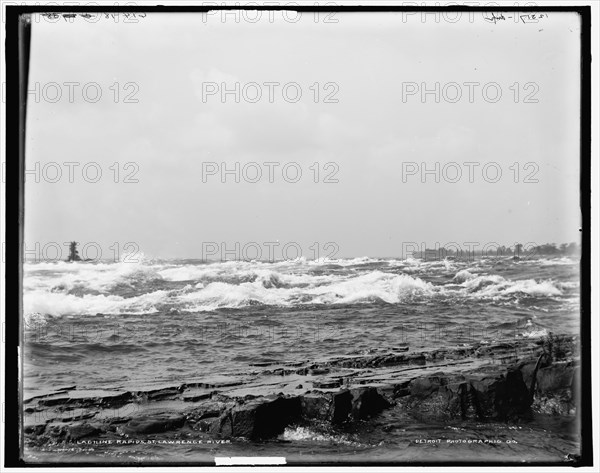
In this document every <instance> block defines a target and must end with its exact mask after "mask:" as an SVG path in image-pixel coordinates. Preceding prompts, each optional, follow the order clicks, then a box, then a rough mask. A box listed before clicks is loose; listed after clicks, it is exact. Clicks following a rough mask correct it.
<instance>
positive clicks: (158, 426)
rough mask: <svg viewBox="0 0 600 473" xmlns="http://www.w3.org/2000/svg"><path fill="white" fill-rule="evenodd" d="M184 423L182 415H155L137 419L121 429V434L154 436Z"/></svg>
mask: <svg viewBox="0 0 600 473" xmlns="http://www.w3.org/2000/svg"><path fill="white" fill-rule="evenodd" d="M184 423H185V416H184V415H169V414H163V415H156V416H143V417H137V418H134V419H132V420H130V421H129V422H127V424H125V425H124V426H122V427H121V430H122V432H123V433H125V434H128V435H136V434H156V433H160V432H166V431H168V430H173V429H177V428H179V427H181V426H183V424H184Z"/></svg>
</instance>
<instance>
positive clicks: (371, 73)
mask: <svg viewBox="0 0 600 473" xmlns="http://www.w3.org/2000/svg"><path fill="white" fill-rule="evenodd" d="M254 14H255V12H252V13H251V12H248V13H247V14H246V15H245V17H242V18H241V19H240V21H239V22H236V19H235V17H234V16H233V14H230V15H228V16H227V17H225V18H222V17H221V16H220V15H219V14H216V15H210V16H203V15H202V14H175V13H172V14H148V15H147V16H146V17H145V18H140V19H139V20H138V22H137V23H124V22H123V20H124V18H122V17H121V18H119V21H118V22H115V21H114V19H110V18H109V19H107V18H99V19H98V21H86V20H85V19H83V18H76V19H75V20H73V21H72V22H68V21H67V22H65V21H64V20H63V19H60V21H58V20H56V21H54V20H53V21H49V20H47V19H40V20H39V21H38V22H35V21H34V23H33V29H32V49H31V64H30V77H29V81H30V84H29V89H30V90H32V91H35V90H36V87H37V96H36V93H31V94H30V95H29V102H28V126H27V152H26V167H27V169H28V170H34V169H35V166H36V163H39V168H38V169H39V170H40V174H41V176H40V177H41V179H40V182H38V183H36V182H35V175H34V174H31V173H30V174H28V176H27V182H26V207H25V211H26V224H25V241H26V244H27V245H28V247H30V245H33V244H34V243H35V242H40V243H41V244H42V245H44V244H45V243H47V242H64V241H67V240H78V241H80V242H82V243H86V242H97V243H98V244H99V245H100V247H101V248H102V249H103V251H105V252H106V253H107V254H108V253H109V252H110V250H109V249H108V248H109V247H110V246H111V244H112V243H114V242H117V243H118V244H119V246H120V247H123V246H124V244H125V243H126V242H135V243H136V244H137V245H138V246H139V248H140V249H141V250H142V251H143V252H144V253H145V254H146V255H148V256H153V257H165V258H168V257H190V258H192V257H202V256H203V255H202V243H203V242H205V243H206V242H219V243H220V242H228V244H230V245H231V246H232V245H233V242H240V244H241V245H242V246H243V245H244V244H247V243H249V242H257V243H258V244H259V245H263V244H264V243H265V242H274V241H279V242H280V243H281V244H285V243H287V242H298V244H299V245H300V247H301V248H302V249H303V252H304V255H305V256H307V257H312V252H311V250H309V247H311V245H312V244H313V243H314V242H317V243H318V245H319V247H320V248H321V254H320V255H319V256H325V255H326V254H327V253H328V252H327V251H324V249H323V247H324V246H325V244H326V243H327V242H335V243H336V244H337V246H338V248H339V250H338V251H337V253H336V256H338V257H340V256H344V257H349V256H398V255H400V253H401V248H402V243H403V242H404V243H406V242H417V243H419V244H421V243H425V244H427V246H429V247H433V246H434V245H435V243H436V242H439V243H440V244H445V243H448V242H456V243H459V244H463V243H464V242H479V243H480V244H481V245H482V246H483V245H485V244H486V243H489V242H498V243H500V244H507V245H508V244H514V242H522V243H526V242H535V243H538V244H541V243H546V242H556V243H560V242H568V241H578V239H579V231H578V229H579V226H580V213H579V146H580V142H579V110H580V102H579V94H580V90H579V74H580V49H579V40H580V26H579V18H578V16H577V15H575V14H564V13H555V12H552V13H550V16H549V17H547V18H543V19H541V20H539V21H538V22H537V23H535V22H534V23H524V22H523V21H519V22H515V21H513V19H512V18H506V19H504V20H498V21H497V23H496V24H493V23H492V22H489V21H486V20H485V19H483V17H482V15H481V13H477V14H476V15H474V17H470V18H469V16H468V15H467V13H463V15H462V18H460V20H459V21H456V22H454V23H451V22H448V21H444V20H443V19H442V21H440V22H439V23H436V22H435V18H434V16H433V15H428V17H426V18H425V22H423V21H422V18H421V17H420V16H419V15H415V16H410V17H405V18H403V17H402V14H401V13H346V14H343V13H337V14H336V15H335V17H333V18H330V19H329V20H332V19H333V20H337V22H336V23H325V22H324V21H325V19H326V18H325V14H321V15H320V16H319V17H315V16H314V15H313V14H312V13H304V14H303V15H302V17H301V18H300V19H299V20H298V21H295V22H293V21H292V20H295V18H294V17H293V14H292V13H290V14H289V16H288V18H287V20H286V19H285V17H284V16H283V14H282V13H281V12H275V13H274V14H272V15H271V16H270V15H269V14H268V13H267V12H263V13H262V18H261V20H260V21H256V22H254V23H252V22H249V21H244V20H248V19H250V20H254V18H255V17H254ZM504 15H505V16H507V15H511V16H512V15H513V14H512V13H511V14H507V13H505V14H504ZM452 19H454V18H452ZM252 82H254V83H257V84H258V85H259V88H257V87H255V86H246V84H248V83H252ZM273 82H274V83H277V84H278V85H272V86H268V85H265V83H273ZM451 82H454V83H456V84H458V85H459V87H460V91H461V92H462V96H461V97H460V98H458V99H457V98H456V97H457V96H456V93H457V90H458V89H457V87H456V86H454V85H452V84H451V85H448V84H449V83H451ZM51 83H57V84H59V86H60V92H61V93H62V95H61V97H60V99H57V98H56V95H57V90H58V89H57V87H56V86H54V85H52V84H51ZM65 83H78V84H79V85H73V89H72V90H73V97H72V100H70V97H69V86H68V85H65ZM91 83H95V84H97V85H94V84H91ZM128 83H133V84H129V85H127V86H126V84H128ZM210 83H212V84H216V86H214V85H210ZM236 83H238V84H239V87H240V97H239V98H240V103H236V102H235V98H236V97H235V94H228V95H226V96H225V97H224V98H225V103H223V98H222V97H221V94H220V89H221V88H222V87H223V84H225V86H226V87H228V88H230V89H232V90H233V89H234V88H235V87H236V85H235V84H236ZM288 83H295V84H292V85H291V86H288V87H287V88H286V94H287V95H284V93H283V86H284V85H285V84H288ZM315 83H318V85H315ZM327 83H331V84H329V85H327V86H325V84H327ZM411 83H412V84H411ZM436 83H439V89H440V94H439V103H436V102H435V100H436V95H435V93H431V94H428V95H426V96H425V97H424V99H425V103H423V101H424V100H423V97H422V96H421V89H422V85H423V84H425V85H426V86H427V87H428V88H430V89H432V90H434V89H435V84H436ZM465 83H476V84H475V85H473V86H471V87H472V88H471V89H470V88H469V86H467V85H465ZM490 83H495V84H497V85H493V84H492V85H489V86H488V87H487V88H486V92H487V95H485V96H484V94H483V92H482V91H483V86H484V85H486V84H490ZM515 83H518V84H517V85H515ZM528 83H531V84H529V85H528V86H527V87H526V86H525V84H528ZM36 84H39V85H36ZM86 84H88V85H87V88H86V95H85V96H84V95H83V86H84V85H86ZM90 84H91V85H90ZM115 84H117V85H115ZM245 86H246V87H245ZM211 87H213V88H212V89H211ZM214 87H218V89H219V90H216V93H215V94H214V95H207V93H208V92H215V89H214ZM269 87H272V88H271V89H269ZM415 87H416V88H417V89H415ZM498 89H499V90H501V93H502V96H501V97H500V98H499V99H498V100H497V101H496V102H495V103H494V100H495V97H496V93H497V90H498ZM97 90H101V92H102V97H101V98H100V99H99V100H98V101H96V102H94V100H95V95H96V92H97ZM117 90H118V92H119V94H118V97H117V96H116V91H117ZM257 90H260V91H261V92H262V96H261V97H260V99H255V97H256V93H257ZM270 90H272V92H273V97H272V98H273V101H272V103H271V102H270V100H269V91H270ZM298 90H300V91H301V92H302V96H301V97H300V98H299V100H298V101H294V99H295V95H296V93H297V91H298ZM317 90H318V96H317V95H316V91H317ZM470 90H471V91H472V93H473V95H472V100H470V97H469V91H470ZM517 90H518V91H519V93H518V96H517V95H516V91H517ZM244 91H245V92H246V93H245V94H244V93H243V92H244ZM409 92H412V93H413V94H412V95H407V94H408V93H409ZM326 97H328V99H327V100H326ZM251 100H255V103H251V102H250V101H251ZM135 101H137V102H135ZM515 101H516V102H517V103H515ZM71 102H72V103H71ZM115 102H116V103H115ZM315 102H316V103H315ZM53 162H54V163H58V164H59V165H60V166H61V169H62V177H61V178H60V179H58V182H47V181H48V180H52V179H54V177H55V169H54V168H55V166H54V165H48V163H53ZM65 162H76V163H79V165H78V166H76V167H73V168H72V169H73V171H74V173H73V180H74V182H72V183H71V182H69V167H68V166H67V165H64V164H63V163H65ZM236 162H237V163H240V164H239V166H240V182H239V183H236V182H235V181H234V178H235V176H234V175H233V174H228V175H225V178H226V180H227V182H225V183H223V182H221V174H220V172H219V171H220V168H221V167H222V163H226V165H227V167H228V169H235V163H236ZM250 162H254V163H258V164H259V165H260V168H261V170H262V172H263V175H262V179H259V180H258V182H255V183H253V182H247V181H245V180H244V175H243V174H242V172H241V170H242V168H243V167H244V165H246V164H247V163H250ZM452 162H454V163H458V164H459V165H460V169H461V171H462V176H460V177H457V175H456V166H454V165H451V166H447V164H448V163H452ZM465 162H468V163H477V165H470V166H472V167H470V168H469V167H468V166H466V165H463V163H465ZM87 163H97V164H92V165H88V166H87V168H86V171H87V174H86V175H85V176H84V175H83V172H82V171H83V167H84V165H86V164H87ZM114 163H117V165H116V166H115V165H114ZM126 163H135V165H131V164H130V165H128V166H126ZM209 163H217V167H218V168H219V169H217V171H216V174H214V175H207V174H206V173H204V174H203V170H204V171H207V170H210V171H215V167H211V166H212V165H211V164H209ZM263 163H278V165H269V166H271V167H270V168H269V167H268V166H265V165H263ZM286 163H297V165H289V166H287V167H286V170H287V173H286V174H284V173H283V168H284V166H285V165H286ZM313 163H317V166H316V167H315V166H314V165H313ZM326 163H335V164H334V165H331V164H330V165H328V166H327V167H326ZM410 163H416V164H410ZM423 163H425V164H426V166H427V168H428V169H432V170H433V169H435V166H436V163H439V166H440V167H439V169H440V175H439V178H440V179H439V181H440V182H435V175H434V174H428V175H425V176H422V175H421V172H420V171H421V170H422V167H423ZM487 163H496V164H493V165H488V166H487V167H486V170H487V174H486V173H484V172H483V168H484V166H485V165H486V164H487ZM515 163H517V164H516V165H515ZM527 163H533V164H529V165H527ZM294 166H295V167H294ZM311 166H312V168H311ZM444 166H446V167H445V168H444ZM96 168H100V169H101V170H102V176H101V177H100V178H99V179H98V182H95V183H92V182H89V181H90V180H93V179H94V177H95V169H96ZM117 168H118V169H119V174H118V176H117V175H116V174H115V171H116V169H117ZM295 168H300V169H301V171H302V176H301V177H300V179H299V180H298V182H295V183H293V182H288V181H290V180H293V179H294V177H295V176H296V172H295V171H296V169H295ZM317 168H318V169H319V175H318V181H319V182H316V183H315V182H314V180H315V177H316V176H315V169H317ZM245 169H246V171H247V174H246V176H247V177H248V178H249V179H253V178H254V177H255V176H256V172H255V170H256V167H252V168H251V167H246V168H245ZM269 169H272V170H273V180H274V182H272V183H271V182H269ZM443 169H445V170H446V173H445V174H444V173H443V172H442V170H443ZM470 169H471V170H472V172H473V174H472V180H473V182H469V181H470V176H469V170H470ZM498 169H500V171H501V172H502V175H501V177H500V178H499V180H498V181H497V182H490V181H492V180H494V178H495V176H496V171H497V170H498ZM517 169H518V170H519V172H518V175H517V174H516V171H517ZM44 171H45V172H44ZM403 171H404V174H403ZM407 171H410V172H411V173H414V174H410V175H409V174H407V173H406V172H407ZM331 173H333V174H331ZM328 175H330V177H329V179H330V180H332V179H335V180H337V181H338V182H328V183H326V182H323V181H324V180H326V177H327V176H328ZM128 176H129V180H137V181H138V182H129V183H127V182H123V181H125V180H126V178H127V177H128ZM44 177H46V180H45V179H44ZM286 177H287V180H286ZM486 177H487V179H486ZM528 177H529V179H527V178H528ZM423 178H426V182H422V180H423ZM115 179H117V180H118V181H119V182H114V181H115ZM515 179H516V180H518V182H515ZM452 180H456V181H457V182H450V181H452ZM527 180H530V181H536V180H537V182H525V181H527ZM203 181H206V182H203ZM263 256H264V255H263ZM65 257H66V253H65Z"/></svg>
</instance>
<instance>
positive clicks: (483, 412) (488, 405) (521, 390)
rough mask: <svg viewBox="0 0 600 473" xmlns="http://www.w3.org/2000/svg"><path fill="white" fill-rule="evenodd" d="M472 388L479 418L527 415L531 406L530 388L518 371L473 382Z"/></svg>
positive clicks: (505, 417)
mask: <svg viewBox="0 0 600 473" xmlns="http://www.w3.org/2000/svg"><path fill="white" fill-rule="evenodd" d="M471 387H472V388H473V389H474V393H473V394H474V396H473V402H474V403H475V404H476V410H477V412H478V415H479V417H489V418H494V419H508V418H512V417H516V416H520V415H523V414H526V413H527V412H528V410H529V408H530V406H531V402H532V400H531V398H530V395H529V388H528V386H527V385H526V384H525V382H524V381H523V376H522V374H521V371H520V370H518V369H509V370H508V371H507V372H506V374H505V375H504V374H498V375H495V376H486V377H483V378H481V379H474V380H471Z"/></svg>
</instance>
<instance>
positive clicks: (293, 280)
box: [24, 258, 580, 461]
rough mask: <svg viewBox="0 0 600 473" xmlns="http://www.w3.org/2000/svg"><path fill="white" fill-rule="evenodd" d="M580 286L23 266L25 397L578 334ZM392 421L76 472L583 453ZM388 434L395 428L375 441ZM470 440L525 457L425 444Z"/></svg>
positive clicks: (233, 266) (556, 276)
mask: <svg viewBox="0 0 600 473" xmlns="http://www.w3.org/2000/svg"><path fill="white" fill-rule="evenodd" d="M579 286H580V284H579V262H578V261H575V260H571V259H568V258H556V259H537V260H521V261H513V260H512V259H499V258H488V259H476V260H474V261H448V260H443V261H421V260H414V259H409V260H402V261H400V260H393V259H385V260H384V259H370V258H356V259H352V260H338V261H322V260H321V261H306V260H303V259H301V260H296V261H288V262H276V263H267V262H219V263H212V264H203V263H201V262H198V261H191V260H184V261H144V262H142V263H135V264H133V263H93V264H92V263H63V262H60V263H37V264H26V265H25V277H24V312H25V324H26V328H25V353H24V384H25V396H26V397H28V396H32V395H35V394H36V393H40V392H45V391H48V390H55V389H57V388H60V387H63V386H71V385H76V386H77V388H78V389H108V388H110V389H116V388H119V389H121V388H122V389H140V388H142V387H143V386H156V385H175V384H178V383H179V384H180V383H183V382H186V381H187V380H190V379H197V378H202V377H206V376H210V375H212V376H217V375H219V376H221V375H229V374H236V373H243V372H245V371H247V370H250V369H252V367H255V366H260V365H261V364H267V363H277V362H295V361H305V360H319V359H323V358H326V357H328V356H332V355H335V356H341V355H351V354H366V353H369V352H371V351H372V350H375V349H377V350H381V349H384V350H385V349H386V348H390V349H391V348H393V347H397V346H399V345H402V344H408V345H409V346H410V347H411V348H428V347H434V346H435V347H441V346H456V345H460V344H463V343H469V342H474V341H476V342H479V341H481V340H483V341H490V342H492V341H493V340H500V339H506V338H515V337H517V338H521V337H539V336H541V335H544V334H547V333H548V332H554V333H578V331H579V306H580V300H579ZM390 415H395V414H389V413H388V414H382V417H381V418H380V419H379V420H374V421H371V422H370V423H367V424H365V425H362V424H361V425H359V426H358V427H356V426H355V427H353V428H354V429H355V431H353V432H335V433H331V432H329V433H327V432H319V431H318V430H310V429H309V430H306V428H305V427H297V428H289V429H287V430H286V432H285V433H284V434H283V435H282V436H281V437H280V438H279V439H278V440H277V441H273V442H270V443H269V442H267V443H261V444H258V445H257V444H252V446H249V445H248V444H247V443H243V442H241V443H239V442H238V443H236V444H230V445H219V446H214V445H205V446H203V447H198V446H194V447H189V446H188V447H186V446H173V445H166V446H153V447H151V449H152V450H151V451H150V450H148V447H140V446H119V447H118V448H115V447H102V446H97V447H94V448H92V450H91V453H90V452H89V451H87V450H85V449H79V450H77V451H75V452H72V456H73V458H80V457H82V456H83V457H86V456H89V455H92V456H93V455H100V456H104V457H110V458H113V457H115V458H117V459H118V458H121V459H122V460H123V459H124V460H125V461H129V460H131V459H134V460H135V458H137V457H139V458H145V459H146V460H148V459H149V460H152V458H151V457H153V456H158V457H160V459H161V460H166V461H172V460H173V458H174V455H175V456H177V455H179V456H180V457H181V459H182V460H196V461H198V460H199V459H204V461H206V460H205V458H206V455H209V456H210V455H213V456H214V452H215V451H218V452H220V454H223V455H227V454H230V455H233V454H236V455H240V454H244V455H248V454H249V452H250V451H253V452H254V451H255V450H256V452H255V453H254V454H257V455H260V454H262V455H275V454H276V452H279V453H280V454H281V451H285V452H288V456H289V457H290V458H297V459H299V460H300V461H302V460H303V459H304V460H306V459H307V458H310V461H313V460H314V461H319V460H321V461H337V460H336V459H339V460H341V461H344V459H345V461H369V459H373V460H376V461H419V460H418V459H419V458H420V456H422V455H424V454H427V455H429V454H434V457H435V458H439V459H440V461H444V460H448V459H454V460H460V459H465V458H464V457H465V456H468V455H479V454H480V453H478V452H480V451H482V452H483V451H485V455H487V457H489V458H490V459H497V458H496V457H498V458H500V459H501V458H502V456H503V455H506V454H507V452H512V453H510V454H511V455H515V456H516V457H518V458H527V459H529V460H532V459H533V461H535V460H536V459H537V460H538V461H548V460H550V461H555V460H558V461H560V460H561V459H563V458H564V456H565V453H564V452H565V451H573V450H576V449H575V448H572V445H575V444H576V439H574V437H573V436H572V435H571V434H570V433H569V432H571V431H572V429H567V430H564V429H563V430H564V432H563V433H560V432H561V430H560V429H558V430H556V429H555V428H554V427H556V426H554V427H552V425H551V424H552V422H554V421H552V420H549V419H546V420H543V419H541V420H540V419H538V422H536V423H535V424H532V425H527V426H507V425H504V426H502V427H501V428H498V427H497V426H490V425H485V426H475V425H470V426H464V425H461V424H456V425H447V424H440V425H437V426H434V425H425V426H424V425H419V423H418V422H414V420H413V422H412V423H410V422H408V423H407V422H405V421H406V420H404V421H399V420H398V419H395V420H394V419H386V417H385V416H390ZM377 422H384V423H385V422H387V424H386V425H387V426H388V427H386V428H385V429H383V430H382V429H381V428H377V426H376V424H377ZM548 423H549V424H548ZM546 424H548V425H550V427H548V425H546ZM396 425H402V426H403V427H402V428H400V427H398V428H396V427H394V426H396ZM380 427H381V426H380ZM511 427H514V428H513V429H512V431H509V429H510V428H511ZM303 429H304V430H303ZM356 429H358V430H356ZM361 429H363V430H361ZM369 429H370V430H369ZM456 429H459V430H456ZM460 429H463V430H464V429H466V431H465V432H466V433H465V432H463V433H462V434H461V435H462V437H461V438H465V435H468V436H474V437H475V438H480V437H481V438H488V437H493V436H496V437H497V436H498V432H503V433H502V435H506V436H508V437H510V436H511V435H512V436H513V437H514V436H517V437H520V438H521V442H519V443H516V444H506V445H504V446H502V447H500V446H497V445H492V446H490V445H486V446H481V445H477V444H476V445H471V444H469V445H462V446H456V445H451V446H445V445H436V444H435V443H434V444H431V445H423V444H416V443H415V440H416V439H418V438H425V437H427V438H441V439H447V438H449V437H452V436H456V432H459V431H460ZM532 432H533V433H532ZM511 438H512V437H511ZM527 438H529V439H530V440H529V441H526V440H525V439H527ZM529 443H530V444H531V447H528V446H527V445H528V444H529ZM401 447H402V448H401ZM404 447H406V448H404ZM480 449H483V450H480ZM261 452H262V453H261ZM432 452H433V453H432ZM436 452H437V453H436ZM35 456H36V458H38V459H41V458H43V457H44V453H43V452H37V453H35ZM284 456H285V455H284ZM487 457H486V458H487ZM128 459H129V460H128ZM323 459H326V460H323ZM540 459H541V460H540ZM155 460H156V459H155Z"/></svg>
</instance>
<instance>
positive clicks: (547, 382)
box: [536, 362, 574, 395]
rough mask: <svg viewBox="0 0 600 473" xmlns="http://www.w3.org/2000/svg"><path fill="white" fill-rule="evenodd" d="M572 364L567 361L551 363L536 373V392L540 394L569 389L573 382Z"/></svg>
mask: <svg viewBox="0 0 600 473" xmlns="http://www.w3.org/2000/svg"><path fill="white" fill-rule="evenodd" d="M573 372H574V369H573V366H572V365H571V364H570V363H567V362H559V363H553V364H552V365H550V366H548V367H545V368H541V369H540V370H539V371H538V373H537V384H536V392H537V393H539V394H542V395H547V394H551V393H553V392H557V391H561V390H564V389H570V388H571V385H572V383H573Z"/></svg>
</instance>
